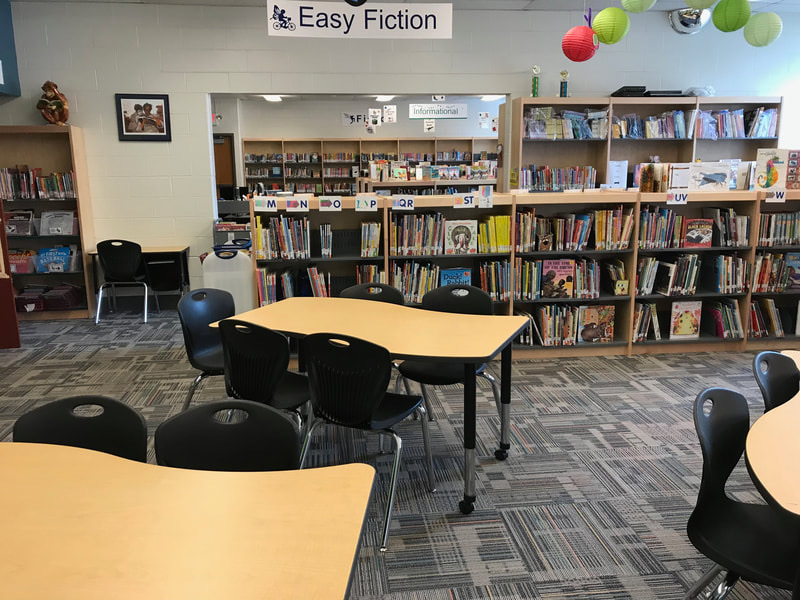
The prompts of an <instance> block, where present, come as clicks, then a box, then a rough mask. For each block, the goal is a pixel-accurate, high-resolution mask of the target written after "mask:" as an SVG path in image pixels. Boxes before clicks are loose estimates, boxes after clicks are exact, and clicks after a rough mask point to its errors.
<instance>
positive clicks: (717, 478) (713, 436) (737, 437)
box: [694, 387, 750, 513]
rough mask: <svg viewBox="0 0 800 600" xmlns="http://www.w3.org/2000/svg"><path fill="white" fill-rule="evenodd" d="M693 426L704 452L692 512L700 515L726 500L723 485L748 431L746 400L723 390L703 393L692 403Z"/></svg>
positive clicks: (712, 389)
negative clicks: (697, 492) (697, 491)
mask: <svg viewBox="0 0 800 600" xmlns="http://www.w3.org/2000/svg"><path fill="white" fill-rule="evenodd" d="M694 426H695V430H696V431H697V437H698V438H699V440H700V449H701V450H702V452H703V477H702V480H701V482H700V493H699V494H698V496H697V505H696V508H695V512H700V513H702V512H704V511H705V510H714V509H715V508H716V507H718V506H719V503H720V502H724V501H725V500H726V499H727V496H726V495H725V482H726V481H727V480H728V477H729V476H730V474H731V472H732V471H733V469H734V468H735V467H736V464H737V463H738V462H739V459H740V458H741V457H742V453H743V452H744V446H745V440H746V438H747V432H748V430H749V429H750V412H749V410H748V408H747V400H745V398H744V396H742V395H741V394H740V393H738V392H734V391H733V390H729V389H725V388H719V387H713V388H708V389H706V390H703V391H702V392H700V394H699V395H698V396H697V398H696V399H695V401H694Z"/></svg>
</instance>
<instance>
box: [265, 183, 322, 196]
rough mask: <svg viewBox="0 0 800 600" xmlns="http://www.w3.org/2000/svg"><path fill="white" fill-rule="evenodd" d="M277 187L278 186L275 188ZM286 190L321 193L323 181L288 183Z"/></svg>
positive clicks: (300, 192)
mask: <svg viewBox="0 0 800 600" xmlns="http://www.w3.org/2000/svg"><path fill="white" fill-rule="evenodd" d="M273 189H277V188H273ZM286 191H287V192H293V193H296V194H321V193H322V184H321V183H287V184H286Z"/></svg>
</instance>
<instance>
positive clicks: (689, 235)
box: [683, 219, 714, 248]
mask: <svg viewBox="0 0 800 600" xmlns="http://www.w3.org/2000/svg"><path fill="white" fill-rule="evenodd" d="M713 229H714V221H713V219H686V220H685V221H684V222H683V239H684V242H683V247H684V248H710V247H711V237H712V233H713Z"/></svg>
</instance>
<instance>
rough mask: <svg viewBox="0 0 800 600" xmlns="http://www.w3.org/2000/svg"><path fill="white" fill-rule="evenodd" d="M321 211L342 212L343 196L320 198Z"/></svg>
mask: <svg viewBox="0 0 800 600" xmlns="http://www.w3.org/2000/svg"><path fill="white" fill-rule="evenodd" d="M319 210H320V212H341V211H342V197H341V196H320V197H319Z"/></svg>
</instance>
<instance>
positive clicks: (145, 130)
mask: <svg viewBox="0 0 800 600" xmlns="http://www.w3.org/2000/svg"><path fill="white" fill-rule="evenodd" d="M114 102H115V105H116V110H117V131H118V134H119V141H121V142H170V141H172V128H171V126H170V119H169V96H168V95H167V94H114Z"/></svg>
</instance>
